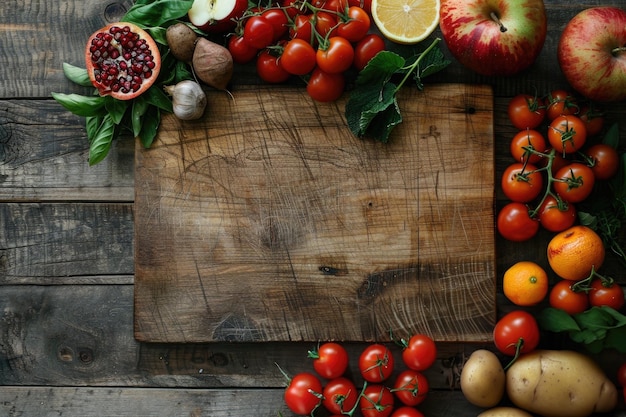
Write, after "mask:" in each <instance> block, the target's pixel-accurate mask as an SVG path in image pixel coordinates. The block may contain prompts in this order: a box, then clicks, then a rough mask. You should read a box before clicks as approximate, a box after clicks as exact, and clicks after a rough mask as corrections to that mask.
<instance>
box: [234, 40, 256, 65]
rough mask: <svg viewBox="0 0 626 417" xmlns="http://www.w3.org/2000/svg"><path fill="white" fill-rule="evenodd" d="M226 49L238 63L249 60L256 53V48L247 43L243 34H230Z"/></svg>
mask: <svg viewBox="0 0 626 417" xmlns="http://www.w3.org/2000/svg"><path fill="white" fill-rule="evenodd" d="M228 51H229V52H230V54H231V55H232V56H233V61H235V62H236V63H238V64H246V63H248V62H251V61H252V60H253V59H254V57H255V56H256V54H257V52H258V51H257V50H256V48H253V47H251V46H250V45H248V43H247V42H246V40H245V39H244V38H243V36H237V35H235V36H231V37H230V39H229V40H228Z"/></svg>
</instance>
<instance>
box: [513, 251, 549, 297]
mask: <svg viewBox="0 0 626 417" xmlns="http://www.w3.org/2000/svg"><path fill="white" fill-rule="evenodd" d="M502 289H503V291H504V295H505V296H506V298H508V299H509V300H511V302H512V303H513V304H516V305H518V306H533V305H535V304H539V303H540V302H541V301H542V300H543V299H544V298H545V297H546V295H548V274H546V271H545V270H544V269H543V268H542V267H541V266H539V265H537V264H536V263H534V262H530V261H521V262H518V263H516V264H515V265H513V266H511V267H510V268H509V269H507V270H506V272H505V273H504V277H503V279H502Z"/></svg>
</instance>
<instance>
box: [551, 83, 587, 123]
mask: <svg viewBox="0 0 626 417" xmlns="http://www.w3.org/2000/svg"><path fill="white" fill-rule="evenodd" d="M546 102H547V103H546V104H547V107H548V108H547V111H546V115H547V116H548V120H554V119H556V118H557V117H559V116H562V115H569V114H577V113H578V111H579V108H578V104H577V102H576V98H574V96H572V95H571V94H570V93H568V92H567V91H565V90H554V91H551V92H550V94H548V97H547V99H546Z"/></svg>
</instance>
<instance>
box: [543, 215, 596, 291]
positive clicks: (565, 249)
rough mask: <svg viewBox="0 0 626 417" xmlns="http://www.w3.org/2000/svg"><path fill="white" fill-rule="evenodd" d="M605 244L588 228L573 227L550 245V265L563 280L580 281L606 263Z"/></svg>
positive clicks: (551, 241)
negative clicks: (593, 269)
mask: <svg viewBox="0 0 626 417" xmlns="http://www.w3.org/2000/svg"><path fill="white" fill-rule="evenodd" d="M604 253H605V251H604V243H603V242H602V239H601V238H600V236H598V234H597V233H596V232H594V231H593V230H592V229H590V228H589V227H587V226H573V227H570V228H569V229H567V230H565V231H563V232H561V233H559V234H557V235H555V236H554V237H553V238H552V240H550V242H549V243H548V263H549V264H550V268H552V270H553V271H554V272H555V273H556V274H557V275H558V276H560V277H561V278H564V279H569V280H571V281H579V280H581V279H584V278H587V277H588V276H589V275H590V274H591V270H592V268H595V270H598V269H599V268H600V267H601V266H602V263H604Z"/></svg>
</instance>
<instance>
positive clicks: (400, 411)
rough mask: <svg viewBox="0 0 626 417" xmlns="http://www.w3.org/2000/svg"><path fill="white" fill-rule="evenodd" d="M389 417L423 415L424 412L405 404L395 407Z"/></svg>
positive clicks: (415, 416) (416, 416)
mask: <svg viewBox="0 0 626 417" xmlns="http://www.w3.org/2000/svg"><path fill="white" fill-rule="evenodd" d="M391 417H424V414H422V412H421V411H419V410H418V409H417V408H413V407H408V406H405V407H399V408H396V411H394V412H393V414H392V415H391Z"/></svg>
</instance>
